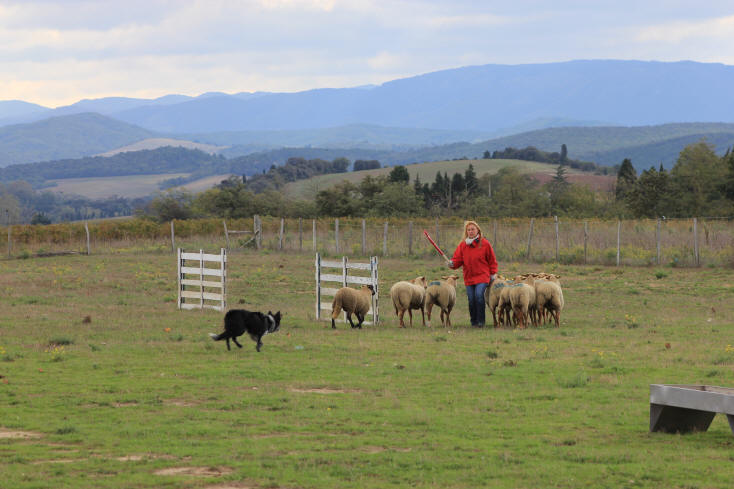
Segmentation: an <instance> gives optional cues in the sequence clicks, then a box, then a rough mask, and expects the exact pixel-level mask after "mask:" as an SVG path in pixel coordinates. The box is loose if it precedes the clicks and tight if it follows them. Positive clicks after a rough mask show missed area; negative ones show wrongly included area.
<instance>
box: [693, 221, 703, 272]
mask: <svg viewBox="0 0 734 489" xmlns="http://www.w3.org/2000/svg"><path fill="white" fill-rule="evenodd" d="M693 256H694V257H695V263H696V266H697V267H698V266H700V265H701V257H700V256H699V254H698V219H697V218H695V217H694V218H693Z"/></svg>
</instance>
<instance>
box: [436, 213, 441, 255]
mask: <svg viewBox="0 0 734 489" xmlns="http://www.w3.org/2000/svg"><path fill="white" fill-rule="evenodd" d="M436 244H437V245H438V246H439V248H440V247H441V236H440V235H439V232H438V217H437V218H436Z"/></svg>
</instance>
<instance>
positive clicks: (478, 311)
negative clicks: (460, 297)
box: [466, 283, 489, 326]
mask: <svg viewBox="0 0 734 489" xmlns="http://www.w3.org/2000/svg"><path fill="white" fill-rule="evenodd" d="M488 285H489V284H484V283H482V284H474V285H467V286H466V296H467V298H468V299H469V316H470V317H471V325H472V326H484V289H486V288H487V286H488Z"/></svg>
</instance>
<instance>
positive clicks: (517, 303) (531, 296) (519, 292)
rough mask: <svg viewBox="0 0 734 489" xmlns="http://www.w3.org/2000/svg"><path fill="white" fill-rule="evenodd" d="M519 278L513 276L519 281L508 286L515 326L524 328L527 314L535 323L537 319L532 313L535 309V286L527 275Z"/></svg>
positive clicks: (535, 323)
mask: <svg viewBox="0 0 734 489" xmlns="http://www.w3.org/2000/svg"><path fill="white" fill-rule="evenodd" d="M520 278H521V277H515V281H516V282H519V283H517V284H515V285H514V286H512V287H510V304H511V305H512V312H513V313H514V314H515V321H516V322H517V326H518V327H519V328H524V327H526V326H527V320H528V316H529V317H530V320H531V322H532V323H533V324H534V325H537V320H536V319H535V317H534V314H533V310H534V309H535V286H534V285H533V284H534V279H533V278H532V277H527V278H526V279H524V280H522V281H521V280H520Z"/></svg>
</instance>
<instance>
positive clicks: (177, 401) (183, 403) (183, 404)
mask: <svg viewBox="0 0 734 489" xmlns="http://www.w3.org/2000/svg"><path fill="white" fill-rule="evenodd" d="M163 404H165V405H166V406H181V407H191V406H197V405H198V404H199V403H198V402H193V401H184V400H183V399H169V400H168V401H163Z"/></svg>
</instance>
